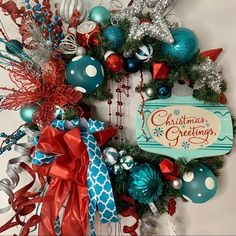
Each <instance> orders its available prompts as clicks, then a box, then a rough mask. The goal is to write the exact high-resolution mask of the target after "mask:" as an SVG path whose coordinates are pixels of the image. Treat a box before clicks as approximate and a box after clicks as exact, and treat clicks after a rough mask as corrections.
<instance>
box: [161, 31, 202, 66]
mask: <svg viewBox="0 0 236 236" xmlns="http://www.w3.org/2000/svg"><path fill="white" fill-rule="evenodd" d="M172 36H173V38H174V43H173V44H168V43H163V45H162V53H163V55H164V56H166V57H171V58H173V59H174V60H176V61H177V62H179V63H181V64H185V63H189V62H191V61H192V60H193V58H194V56H195V55H196V54H197V53H198V49H199V47H198V38H197V36H196V34H195V33H194V32H193V31H192V30H190V29H187V28H183V27H182V28H178V29H175V30H173V31H172Z"/></svg>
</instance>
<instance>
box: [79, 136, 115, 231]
mask: <svg viewBox="0 0 236 236" xmlns="http://www.w3.org/2000/svg"><path fill="white" fill-rule="evenodd" d="M82 138H83V141H84V142H85V144H86V147H87V151H88V155H89V159H90V165H89V169H88V188H89V198H90V203H89V222H90V232H91V235H94V218H95V212H96V207H97V206H98V211H99V213H100V216H101V221H102V223H108V222H118V221H119V219H118V217H117V213H116V206H115V200H114V196H113V192H112V187H111V182H110V178H109V174H108V171H107V168H106V165H105V163H104V162H103V160H102V157H101V150H100V148H99V146H98V144H97V142H96V140H95V138H94V136H93V135H92V134H89V133H84V134H82Z"/></svg>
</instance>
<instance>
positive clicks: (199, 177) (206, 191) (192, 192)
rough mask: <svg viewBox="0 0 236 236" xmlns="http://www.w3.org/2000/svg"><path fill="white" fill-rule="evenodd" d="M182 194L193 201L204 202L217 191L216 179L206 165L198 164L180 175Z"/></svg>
mask: <svg viewBox="0 0 236 236" xmlns="http://www.w3.org/2000/svg"><path fill="white" fill-rule="evenodd" d="M182 181H183V186H182V188H181V189H180V192H181V194H182V196H183V197H184V198H185V199H186V200H188V201H189V202H193V203H198V204H200V203H205V202H207V201H208V200H210V199H211V198H213V197H214V196H215V194H216V191H217V179H216V176H215V175H214V174H213V172H212V171H211V170H210V169H209V168H207V167H206V166H203V165H199V166H196V167H195V168H193V169H192V171H190V172H186V173H184V174H183V176H182Z"/></svg>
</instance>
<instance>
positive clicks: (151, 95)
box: [145, 88, 155, 97]
mask: <svg viewBox="0 0 236 236" xmlns="http://www.w3.org/2000/svg"><path fill="white" fill-rule="evenodd" d="M145 93H146V95H147V96H148V97H153V96H154V94H155V90H154V89H153V88H147V89H146V91H145Z"/></svg>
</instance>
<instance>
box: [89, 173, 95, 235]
mask: <svg viewBox="0 0 236 236" xmlns="http://www.w3.org/2000/svg"><path fill="white" fill-rule="evenodd" d="M90 175H91V172H90V171H89V172H88V191H89V227H90V235H91V236H95V235H96V234H95V227H94V221H95V214H96V207H97V199H96V191H95V189H94V183H93V178H91V177H90Z"/></svg>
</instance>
